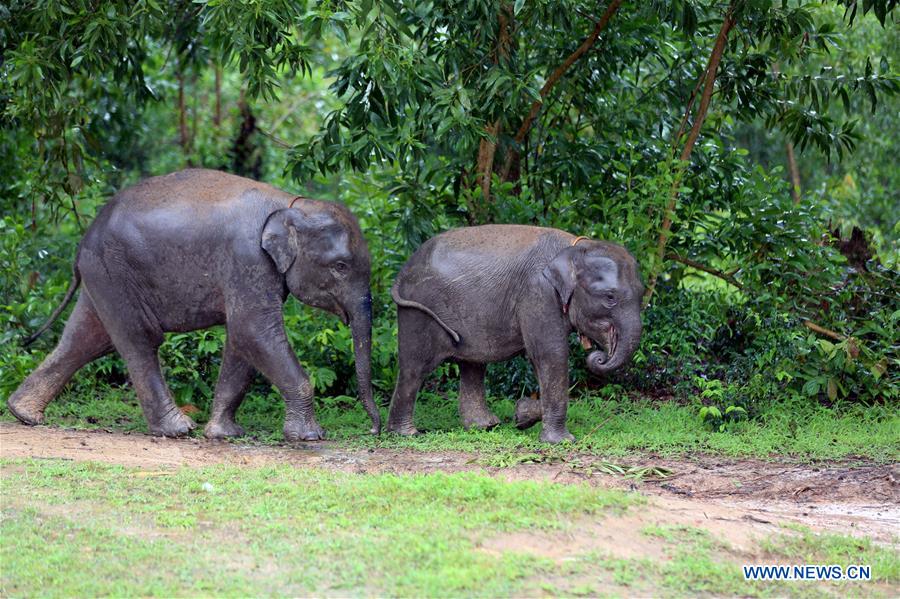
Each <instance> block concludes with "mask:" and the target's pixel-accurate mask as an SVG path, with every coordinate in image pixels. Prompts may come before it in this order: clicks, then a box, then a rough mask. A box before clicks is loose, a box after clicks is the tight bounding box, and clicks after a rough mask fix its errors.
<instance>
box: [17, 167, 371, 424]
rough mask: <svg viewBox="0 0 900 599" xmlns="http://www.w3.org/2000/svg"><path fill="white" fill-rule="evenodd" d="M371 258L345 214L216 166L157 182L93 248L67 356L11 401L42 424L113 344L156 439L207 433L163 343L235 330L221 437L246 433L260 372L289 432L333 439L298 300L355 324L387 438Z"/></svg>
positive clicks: (221, 395)
mask: <svg viewBox="0 0 900 599" xmlns="http://www.w3.org/2000/svg"><path fill="white" fill-rule="evenodd" d="M369 273H370V264H369V251H368V248H367V245H366V242H365V239H364V238H363V236H362V233H361V231H360V229H359V225H358V224H357V222H356V219H355V218H354V217H353V215H352V214H351V213H350V211H349V210H347V209H346V208H345V207H344V206H342V205H340V204H335V203H332V202H324V201H318V200H311V199H307V198H302V197H298V196H296V195H294V194H290V193H287V192H284V191H281V190H278V189H275V188H274V187H271V186H269V185H265V184H263V183H258V182H256V181H252V180H250V179H244V178H242V177H236V176H234V175H229V174H226V173H222V172H218V171H210V170H196V169H189V170H184V171H181V172H177V173H173V174H170V175H166V176H162V177H153V178H151V179H147V180H145V181H143V182H142V183H139V184H138V185H135V186H133V187H130V188H127V189H125V190H123V191H121V192H119V193H118V194H117V195H116V196H115V197H114V198H113V199H112V200H110V201H109V203H107V204H106V205H105V206H104V207H103V208H102V209H101V210H100V211H99V213H98V214H97V218H96V219H95V220H94V222H93V223H92V224H91V226H90V228H89V229H88V230H87V232H86V233H85V235H84V238H83V239H82V240H81V243H80V245H79V247H78V253H77V256H76V259H75V265H74V268H73V278H72V283H71V285H70V286H69V290H68V292H67V294H66V297H65V300H64V302H63V304H62V305H61V306H60V307H59V308H57V310H56V311H55V312H54V314H53V315H52V316H51V319H50V321H49V322H48V323H47V324H46V325H44V327H42V328H41V329H40V330H39V331H38V332H37V333H36V334H35V335H33V336H32V338H31V339H33V338H34V337H36V336H37V335H39V334H40V333H42V332H43V331H44V330H45V329H46V328H47V326H49V324H50V322H52V321H53V320H54V319H55V318H56V317H57V316H59V314H60V312H62V309H63V308H64V307H65V305H66V304H67V303H68V302H69V301H70V300H71V299H72V297H73V296H74V295H75V291H76V289H77V287H78V286H79V283H80V284H81V285H82V291H81V293H80V295H79V296H78V300H77V302H76V304H75V308H74V309H73V311H72V314H71V315H70V316H69V319H68V321H67V322H66V326H65V329H64V331H63V334H62V338H61V340H60V342H59V344H58V345H57V346H56V349H54V350H53V352H52V353H51V354H50V355H49V356H47V358H46V359H45V360H44V361H43V363H41V365H40V366H39V367H38V368H37V369H36V370H35V371H34V372H33V373H32V374H31V375H29V376H28V378H26V379H25V381H24V382H23V383H22V384H21V385H20V386H19V388H18V389H17V390H16V391H15V392H14V393H13V394H12V395H11V396H10V398H9V401H8V405H9V409H10V411H11V412H12V413H13V415H15V416H16V418H18V419H19V420H21V421H22V422H24V423H26V424H40V423H41V422H42V421H43V417H44V409H45V408H46V406H47V404H49V403H50V401H51V400H53V398H54V397H55V396H56V395H57V394H58V393H59V392H60V391H61V390H62V388H63V386H65V384H66V382H67V381H68V380H69V379H70V378H71V376H72V375H73V374H74V373H75V371H76V370H78V369H79V368H81V367H82V366H84V365H85V364H87V363H88V362H90V361H91V360H94V359H96V358H98V357H100V356H102V355H104V354H106V353H108V352H110V351H112V350H113V349H115V350H117V351H118V352H119V354H121V356H122V357H123V358H124V360H125V363H126V365H127V367H128V372H129V374H130V377H131V380H132V383H133V384H134V388H135V391H136V393H137V397H138V399H139V401H140V404H141V408H142V409H143V412H144V416H145V417H146V419H147V423H148V425H149V428H150V431H151V432H152V433H154V434H156V435H165V436H179V435H184V434H186V433H187V432H188V431H190V430H191V429H193V428H194V427H195V425H194V423H193V422H192V421H191V419H190V418H188V417H187V416H185V415H184V414H183V413H182V412H181V410H179V409H178V407H177V406H176V405H175V403H174V401H173V400H172V395H171V394H170V392H169V390H168V388H167V387H166V383H165V381H164V380H163V377H162V373H161V371H160V366H159V360H158V356H157V350H158V348H159V346H160V344H161V343H162V341H163V334H164V333H166V332H173V331H193V330H196V329H201V328H205V327H209V326H212V325H217V324H225V328H226V333H227V340H226V343H225V350H224V355H223V357H222V367H221V370H220V372H219V380H218V383H217V384H216V389H215V396H214V399H213V408H212V414H211V417H210V420H209V423H208V424H207V425H206V428H205V431H204V432H205V434H206V436H207V437H213V438H219V437H228V436H237V435H241V434H243V430H242V429H241V427H240V426H239V425H238V424H237V423H236V422H235V418H234V417H235V412H236V411H237V408H238V406H239V405H240V403H241V401H242V400H243V397H244V394H245V392H246V390H247V387H248V386H249V384H250V382H251V379H252V377H253V375H254V372H255V371H259V372H261V373H262V374H263V375H265V377H266V378H268V379H269V381H271V382H272V383H273V384H274V385H275V386H276V387H277V388H278V390H279V391H280V392H281V394H282V396H283V397H284V400H285V422H284V436H285V438H286V439H287V440H289V441H295V440H315V439H322V438H324V436H325V431H324V430H322V428H321V427H320V426H319V424H318V423H317V422H316V419H315V415H314V413H313V387H312V385H311V384H310V381H309V377H308V376H307V375H306V373H305V372H304V371H303V368H302V367H301V366H300V364H299V363H298V362H297V357H296V356H295V355H294V352H293V351H292V349H291V346H290V344H289V343H288V338H287V334H286V333H285V329H284V321H283V318H282V304H283V303H284V301H285V299H287V296H288V293H290V294H293V295H294V296H295V297H296V298H297V299H299V300H300V301H302V302H304V303H306V304H309V305H310V306H315V307H317V308H321V309H323V310H326V311H328V312H332V313H334V314H336V315H337V316H339V317H340V318H341V320H343V321H344V322H345V323H348V324H349V325H350V327H351V330H352V336H353V347H354V350H355V352H356V374H357V378H358V384H359V398H360V401H361V402H362V404H363V406H364V407H365V409H366V411H367V412H368V414H369V417H370V418H371V420H372V432H373V433H378V432H379V431H380V427H381V421H380V416H379V412H378V409H377V408H376V406H375V403H374V401H373V399H372V387H371V369H370V368H371V366H370V352H371V344H372V340H371V334H372V312H371V310H372V304H371V295H370V293H369Z"/></svg>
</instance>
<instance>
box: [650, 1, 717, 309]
mask: <svg viewBox="0 0 900 599" xmlns="http://www.w3.org/2000/svg"><path fill="white" fill-rule="evenodd" d="M732 27H734V0H732V3H731V4H730V5H729V6H728V10H727V11H726V12H725V18H724V19H723V20H722V27H721V28H720V29H719V34H718V35H717V36H716V41H715V43H714V44H713V49H712V52H711V53H710V55H709V63H708V64H707V65H706V71H705V74H704V75H703V77H702V80H703V81H704V86H703V94H702V95H701V96H700V106H699V107H698V108H697V116H696V118H694V124H693V126H692V127H691V130H690V132H689V133H688V136H687V140H686V141H685V142H684V149H683V150H682V151H681V156H680V161H681V163H680V164H679V166H678V169H677V171H676V173H675V177H674V179H673V180H672V187H671V188H670V189H669V201H668V202H667V204H666V210H665V213H664V214H663V220H662V225H661V226H660V229H659V239H658V241H657V244H656V261H655V263H654V265H653V270H652V271H651V273H650V277H649V278H650V281H649V283H648V284H647V291H646V292H645V293H644V301H643V305H644V306H645V307H646V306H647V304H649V303H650V298H651V297H652V296H653V292H654V290H655V289H656V281H657V279H658V278H659V273H660V272H661V270H662V265H663V258H664V257H665V254H666V244H667V243H668V241H669V233H670V231H671V229H672V216H673V215H674V212H675V201H676V200H677V199H678V189H679V188H680V187H681V178H682V176H683V174H684V170H685V166H684V165H685V163H687V162H688V161H689V160H690V159H691V152H693V150H694V145H695V144H696V143H697V138H698V137H700V130H701V129H702V128H703V122H704V121H705V120H706V114H707V112H708V111H709V102H710V100H711V99H712V95H713V89H714V88H715V84H716V71H718V69H719V63H720V62H721V60H722V55H723V54H724V53H725V45H726V43H727V42H728V33H729V32H730V31H731V28H732ZM690 102H691V103H693V98H691V100H690Z"/></svg>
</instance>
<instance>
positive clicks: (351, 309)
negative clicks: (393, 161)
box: [261, 200, 381, 434]
mask: <svg viewBox="0 0 900 599" xmlns="http://www.w3.org/2000/svg"><path fill="white" fill-rule="evenodd" d="M261 246H262V248H263V250H265V251H266V253H268V254H269V256H270V257H271V258H272V260H273V261H274V263H275V267H276V268H277V270H278V272H279V273H281V274H282V275H284V280H285V285H286V286H287V288H288V290H289V291H290V292H291V294H292V295H294V297H296V298H297V299H299V300H300V301H301V302H303V303H305V304H308V305H310V306H314V307H316V308H321V309H322V310H326V311H328V312H331V313H333V314H336V315H337V316H338V317H339V318H340V319H341V320H342V321H343V322H344V323H345V324H349V325H350V329H351V331H352V336H353V351H354V354H355V358H356V360H355V361H356V377H357V382H358V385H359V399H360V402H361V403H362V404H363V407H364V408H365V409H366V412H367V413H368V414H369V418H370V419H371V420H372V433H373V434H378V433H379V432H380V431H381V416H380V414H379V412H378V408H377V407H376V406H375V402H374V400H373V398H372V370H371V352H372V295H371V293H370V290H369V276H370V271H371V267H370V262H369V249H368V246H367V244H366V240H365V238H364V237H363V235H362V232H361V231H360V228H359V224H358V223H357V222H356V219H355V218H354V217H353V215H352V214H351V213H350V211H349V210H347V209H346V208H345V207H343V206H341V205H340V204H333V203H330V202H319V201H315V200H304V202H303V203H302V204H301V205H300V206H298V207H292V208H284V209H281V210H277V211H275V212H273V213H272V214H270V215H269V217H268V219H267V220H266V223H265V225H264V226H263V230H262V239H261Z"/></svg>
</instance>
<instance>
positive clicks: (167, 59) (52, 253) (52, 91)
mask: <svg viewBox="0 0 900 599" xmlns="http://www.w3.org/2000/svg"><path fill="white" fill-rule="evenodd" d="M895 4H896V3H895V2H893V1H890V0H888V1H871V2H863V3H859V4H858V3H856V2H853V1H844V2H837V3H831V4H828V3H826V4H824V5H823V4H817V3H810V2H805V1H802V0H800V1H787V0H785V1H784V2H771V1H765V0H733V1H732V2H730V3H722V2H698V1H691V0H675V1H673V2H662V1H653V2H646V3H623V2H621V1H620V0H613V1H611V2H609V3H605V2H604V3H595V2H584V1H578V0H563V1H549V0H536V1H533V2H524V1H521V0H516V1H515V2H506V1H490V0H446V1H442V2H421V1H416V0H390V1H384V2H372V1H371V0H368V1H366V0H362V1H347V2H337V1H335V2H321V3H309V4H308V5H307V4H306V3H304V2H301V1H296V2H295V1H288V0H210V1H208V2H189V1H186V0H137V1H135V2H104V3H101V8H100V9H97V8H96V7H95V5H94V3H92V2H90V1H89V0H52V1H51V0H42V1H41V2H27V1H24V0H13V1H12V2H10V3H9V4H8V5H7V6H5V7H0V49H2V58H0V61H2V62H0V163H2V164H3V165H4V166H3V169H2V171H0V202H2V204H3V217H2V220H0V229H2V242H0V292H2V297H0V305H2V306H0V320H2V322H3V329H2V331H0V344H2V349H0V356H2V358H0V395H3V396H5V395H7V394H8V393H9V392H11V391H12V390H13V389H14V388H15V387H16V385H17V384H18V383H19V382H20V381H21V380H22V378H23V377H24V376H25V375H26V374H27V372H29V371H30V370H31V369H32V368H33V367H34V366H35V365H36V364H37V363H38V361H39V360H40V359H41V358H42V357H43V356H44V355H45V353H46V352H47V351H48V350H49V349H50V348H52V346H53V343H54V341H55V338H54V335H49V334H48V335H46V336H45V338H43V339H42V340H41V341H40V342H39V343H37V344H36V345H35V346H34V347H33V348H31V349H29V350H24V349H21V348H20V347H18V346H17V343H16V342H17V340H18V339H19V338H20V337H21V336H22V335H23V334H24V333H25V332H26V331H30V330H32V329H34V328H35V327H36V326H37V325H39V324H40V323H41V322H42V321H43V320H44V319H45V318H46V316H47V315H48V314H49V313H50V311H51V310H52V309H53V307H54V305H55V304H56V302H58V301H59V299H60V298H61V296H62V294H63V292H64V290H65V287H66V284H67V281H68V277H69V272H70V263H71V259H72V257H73V256H74V250H75V246H76V244H77V241H78V239H79V237H80V234H81V231H82V230H83V228H84V227H86V226H87V224H88V223H89V222H90V219H91V217H92V216H93V214H94V213H95V212H96V210H97V209H98V207H99V206H100V205H102V203H103V202H104V201H105V198H106V197H108V196H109V194H111V193H113V192H114V191H115V190H116V189H118V188H121V187H122V186H124V185H126V184H128V183H132V182H134V181H136V180H138V179H140V178H141V177H143V176H148V175H151V174H161V173H164V172H168V171H170V170H174V169H176V168H181V167H183V166H185V165H194V166H206V167H210V168H221V169H224V170H230V171H233V172H238V173H241V174H245V175H249V176H255V177H259V178H263V179H265V180H266V181H268V182H271V183H273V184H276V185H280V186H283V187H286V188H292V189H304V191H305V192H306V193H311V194H317V195H319V196H321V197H326V198H332V199H339V200H341V201H344V202H345V203H347V204H348V205H349V206H351V207H352V209H353V210H354V211H355V212H356V213H357V214H358V215H359V216H360V220H361V223H362V225H363V228H364V230H365V231H366V233H367V235H368V238H369V242H370V247H371V250H372V254H373V259H374V260H373V270H374V272H373V286H374V290H373V291H374V294H375V296H376V323H375V342H374V350H373V362H374V364H373V366H374V374H375V383H376V387H377V389H379V390H380V391H381V393H382V396H383V397H387V396H389V395H390V390H391V388H392V386H393V380H394V374H395V368H396V362H395V350H396V340H395V321H394V314H393V309H392V305H391V303H390V301H389V297H388V294H387V291H388V289H389V287H390V282H391V279H392V277H393V275H394V273H395V272H396V271H397V269H398V268H399V266H400V264H402V263H403V261H404V260H405V259H406V257H407V256H408V255H409V253H410V251H411V250H412V249H414V248H415V247H416V246H417V245H418V244H419V243H421V241H422V240H424V239H427V238H428V237H430V236H431V235H433V234H435V233H437V232H439V231H442V230H445V229H447V228H449V227H453V226H460V225H466V224H476V223H483V222H518V223H535V224H540V225H546V226H554V227H559V228H563V229H566V230H569V231H571V232H573V233H577V234H581V235H589V236H592V237H597V238H605V239H611V240H616V241H619V242H621V243H623V244H625V245H626V246H627V247H629V249H631V250H632V252H633V253H634V254H635V256H636V257H637V258H638V260H639V261H640V262H641V265H642V270H643V273H644V277H645V279H647V281H648V283H649V284H648V287H649V288H650V293H652V295H648V297H647V302H648V308H647V310H646V312H645V317H644V318H645V336H644V339H643V341H642V345H641V348H640V350H639V352H638V353H637V355H636V357H635V360H634V364H633V366H632V367H631V368H629V369H628V370H627V371H626V372H624V373H623V374H622V375H621V376H620V377H618V380H616V381H597V380H591V379H590V378H589V377H588V375H587V373H586V372H585V371H584V370H583V369H582V366H581V360H580V359H573V361H572V368H573V382H575V383H576V385H577V387H578V388H579V389H585V388H588V387H596V386H599V385H609V384H612V383H615V384H617V385H622V387H618V386H614V387H610V388H612V389H628V390H636V391H638V392H640V393H643V394H645V395H650V396H652V397H659V398H671V397H674V398H677V399H688V398H694V401H698V402H701V403H705V404H710V405H712V406H714V407H716V408H717V412H718V416H716V415H715V414H716V413H715V412H712V414H713V416H712V417H711V421H714V422H712V424H713V425H714V426H727V423H728V421H729V419H736V418H743V417H745V416H746V415H747V414H749V415H750V416H751V417H752V416H754V415H756V414H757V413H758V411H759V410H760V409H761V407H762V406H764V405H765V404H766V403H767V402H769V401H801V400H802V401H820V402H823V403H826V404H828V405H832V404H835V403H837V404H840V403H841V402H842V401H862V402H866V403H872V402H896V400H897V397H898V394H900V375H898V366H900V355H898V345H900V341H898V330H897V329H898V325H900V322H898V321H900V306H898V302H897V297H898V294H900V278H898V273H897V264H898V257H900V254H898V238H900V225H898V221H897V215H898V214H900V201H898V193H900V192H898V189H900V179H898V176H900V175H898V170H897V169H896V166H895V163H896V159H895V155H896V152H897V141H896V140H897V131H898V127H900V122H898V120H897V119H898V113H900V110H898V109H900V104H898V97H897V92H898V90H900V84H898V77H897V74H896V70H895V68H896V67H895V65H896V64H897V60H898V59H900V40H898V36H897V35H896V22H895V21H896V19H897V16H896V15H897V13H896V11H895V10H894V7H895ZM782 165H785V166H786V168H784V167H783V166H782ZM299 186H303V187H299ZM854 226H858V227H860V228H861V231H860V232H856V233H855V235H852V232H853V227H854ZM286 321H287V324H288V330H289V332H290V335H291V339H292V342H293V343H294V345H295V348H296V350H297V352H298V355H299V356H300V358H301V361H302V362H303V363H304V365H305V366H306V367H307V368H308V369H309V371H310V373H311V374H312V376H313V379H314V381H315V385H316V388H317V389H318V390H319V392H320V395H321V396H323V397H326V398H336V399H327V400H326V401H338V402H340V401H343V400H342V397H343V396H345V395H348V394H352V393H353V381H352V372H353V368H352V351H351V344H350V338H349V331H348V330H347V329H346V328H344V327H342V326H341V325H339V324H338V323H337V322H336V321H335V320H334V319H332V318H330V317H327V316H324V315H322V314H320V313H315V312H313V311H312V310H310V309H309V308H306V307H303V306H300V305H298V304H296V302H294V301H293V300H291V301H290V302H289V303H288V306H287V308H286ZM60 327H61V324H59V325H57V327H56V328H55V329H54V330H56V331H58V330H59V328H60ZM223 340H224V333H223V331H221V330H218V329H214V330H210V331H204V332H200V333H196V334H189V335H188V334H178V335H172V336H170V338H169V341H168V342H167V343H166V345H165V346H164V348H163V351H162V354H163V358H164V361H165V363H166V364H167V368H168V380H169V382H170V385H171V386H172V388H173V392H174V393H175V395H176V397H177V399H178V401H179V403H183V404H184V403H192V404H195V405H198V406H200V407H201V408H203V407H205V406H206V404H208V402H209V401H210V399H211V388H212V385H213V381H214V376H215V373H216V371H217V368H218V363H219V354H220V351H221V347H222V343H223ZM580 352H581V350H580V349H577V345H575V344H574V343H573V355H574V356H576V357H577V356H580V355H581V354H580ZM453 368H454V367H453V366H451V365H447V366H444V367H442V369H441V370H440V371H439V373H438V374H437V375H436V376H435V377H434V380H433V381H432V383H430V384H432V385H435V386H436V387H437V388H438V389H444V388H445V387H447V386H449V387H452V386H453V384H454V383H453V377H452V376H448V375H450V374H452V370H453ZM86 372H87V375H84V374H83V375H81V376H79V377H77V379H76V383H75V384H76V385H82V386H88V387H92V386H95V385H99V386H104V385H122V384H125V383H126V381H127V375H126V373H125V371H124V368H123V367H122V365H121V363H120V362H119V361H118V359H117V358H114V357H110V358H105V359H103V360H100V361H98V362H97V363H95V364H93V365H91V366H90V367H88V369H86ZM490 381H491V386H492V389H491V390H492V391H493V392H494V393H497V394H505V395H513V396H518V395H519V394H521V393H532V392H534V391H536V386H535V383H534V378H533V375H532V374H531V372H530V369H529V368H528V367H527V365H526V364H525V363H524V361H521V360H520V361H517V362H514V363H513V364H511V365H510V364H506V365H497V366H493V367H492V376H491V377H490ZM256 391H257V392H259V393H260V394H263V395H268V394H269V393H270V391H269V390H268V386H267V385H264V384H263V383H262V382H260V383H259V384H258V386H257V388H256ZM729 407H732V408H741V409H739V410H736V409H731V410H728V408H729ZM710 413H711V412H709V411H707V412H704V418H706V417H707V415H708V414H710Z"/></svg>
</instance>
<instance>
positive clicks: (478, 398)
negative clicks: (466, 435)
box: [459, 362, 500, 430]
mask: <svg viewBox="0 0 900 599" xmlns="http://www.w3.org/2000/svg"><path fill="white" fill-rule="evenodd" d="M484 372H485V366H484V364H476V363H474V362H460V363H459V375H460V376H459V416H460V419H461V420H462V424H463V427H464V428H465V429H466V430H469V429H482V430H490V429H492V428H494V427H495V426H497V425H498V424H500V419H499V418H497V416H496V415H495V414H494V413H493V412H492V411H491V409H490V408H489V407H488V405H487V403H486V402H485V399H484Z"/></svg>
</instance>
